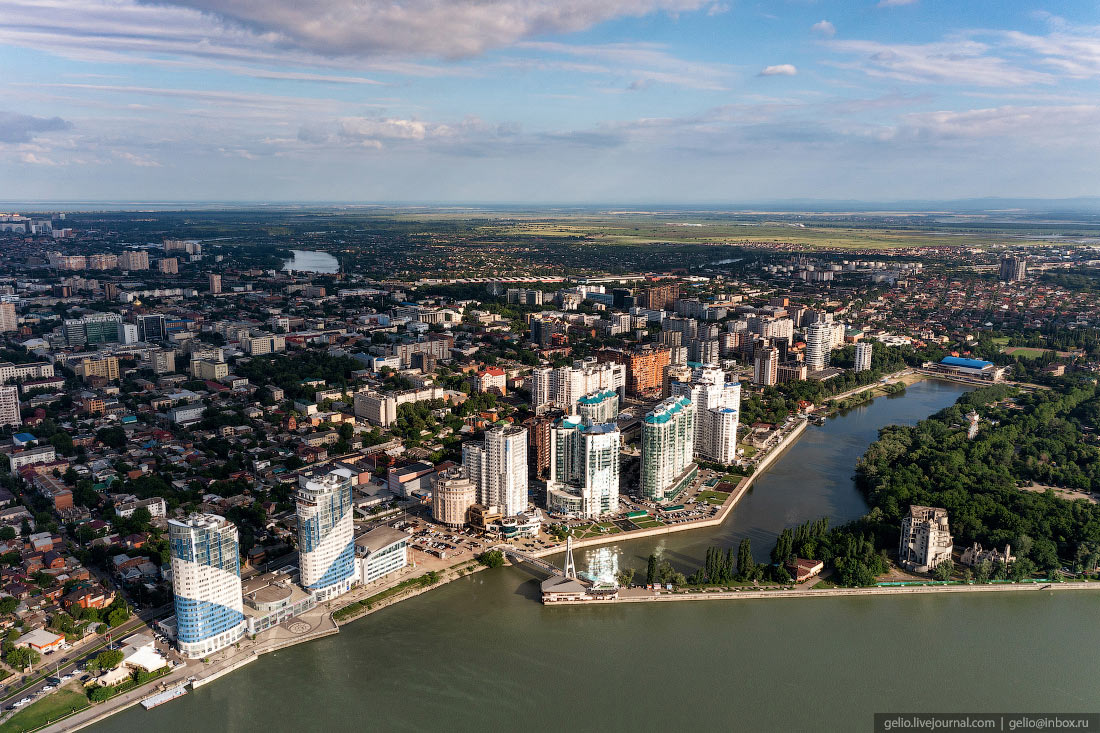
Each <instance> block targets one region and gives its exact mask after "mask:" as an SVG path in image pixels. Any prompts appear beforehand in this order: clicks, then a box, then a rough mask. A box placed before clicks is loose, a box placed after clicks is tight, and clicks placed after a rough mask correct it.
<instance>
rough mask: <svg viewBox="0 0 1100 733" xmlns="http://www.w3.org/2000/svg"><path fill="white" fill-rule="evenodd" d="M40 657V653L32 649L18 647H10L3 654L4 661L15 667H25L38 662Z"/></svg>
mask: <svg viewBox="0 0 1100 733" xmlns="http://www.w3.org/2000/svg"><path fill="white" fill-rule="evenodd" d="M41 659H42V655H41V654H39V653H38V652H36V651H35V650H34V649H30V648H26V647H19V648H16V649H12V650H11V651H9V652H8V653H7V654H5V655H4V661H5V662H7V663H8V664H10V665H11V666H12V667H15V668H16V669H27V668H28V667H33V666H34V665H36V664H38V662H39V660H41Z"/></svg>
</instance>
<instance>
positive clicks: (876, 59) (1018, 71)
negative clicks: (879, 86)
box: [829, 39, 1055, 87]
mask: <svg viewBox="0 0 1100 733" xmlns="http://www.w3.org/2000/svg"><path fill="white" fill-rule="evenodd" d="M829 47H830V48H832V49H833V50H835V51H839V52H841V53H845V54H850V55H853V56H857V57H858V59H857V60H856V61H855V62H852V63H848V64H837V65H838V66H841V67H843V68H852V69H856V70H859V71H862V72H864V73H865V74H867V75H869V76H874V77H884V78H890V79H897V80H899V81H906V82H914V83H934V84H964V85H973V86H991V87H1010V86H1022V85H1029V84H1038V83H1052V82H1053V81H1054V80H1055V79H1054V77H1053V76H1052V75H1051V74H1048V73H1045V72H1042V71H1036V70H1034V69H1029V68H1025V67H1023V66H1020V65H1017V64H1014V63H1010V62H1009V61H1007V60H1006V59H1004V58H1002V57H1000V56H995V55H992V53H991V51H992V49H991V47H990V46H989V45H988V44H986V43H980V42H978V41H974V40H969V39H962V40H951V41H942V42H937V43H923V44H902V43H894V44H889V43H880V42H878V41H830V42H829Z"/></svg>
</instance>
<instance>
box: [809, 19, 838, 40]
mask: <svg viewBox="0 0 1100 733" xmlns="http://www.w3.org/2000/svg"><path fill="white" fill-rule="evenodd" d="M810 30H812V31H813V32H814V33H817V34H819V35H822V36H825V37H826V38H832V37H833V36H835V35H836V26H835V25H833V24H832V23H830V22H829V21H827V20H819V21H817V22H816V23H814V24H813V25H812V26H810Z"/></svg>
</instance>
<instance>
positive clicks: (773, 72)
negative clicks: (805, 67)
mask: <svg viewBox="0 0 1100 733" xmlns="http://www.w3.org/2000/svg"><path fill="white" fill-rule="evenodd" d="M797 73H798V69H797V68H795V65H794V64H776V65H775V66H765V67H764V68H763V69H761V70H760V76H794V75H795V74H797Z"/></svg>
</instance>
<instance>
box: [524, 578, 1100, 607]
mask: <svg viewBox="0 0 1100 733" xmlns="http://www.w3.org/2000/svg"><path fill="white" fill-rule="evenodd" d="M1055 590H1100V583H1083V582H1068V583H1057V582H1045V583H995V584H972V585H919V586H910V587H904V588H889V587H886V588H884V587H867V588H820V589H813V588H807V589H804V590H798V589H789V590H765V589H762V588H760V589H757V588H745V589H743V590H735V591H728V590H723V591H715V590H712V591H707V590H700V591H683V592H670V591H650V590H645V589H641V588H628V589H626V590H625V591H623V592H621V593H620V595H619V596H617V597H615V598H591V599H584V600H568V601H567V600H562V601H550V602H545V601H544V602H543V605H545V606H586V605H611V604H615V603H664V602H673V601H720V600H741V599H749V600H751V599H758V598H826V597H839V596H848V597H852V596H889V595H910V594H925V593H1000V592H1004V593H1027V592H1035V591H1055Z"/></svg>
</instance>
